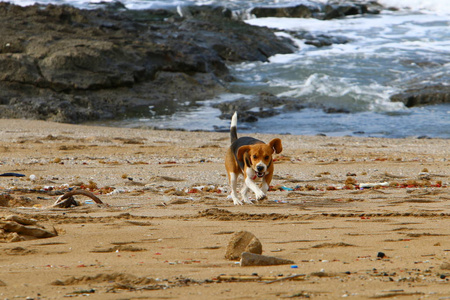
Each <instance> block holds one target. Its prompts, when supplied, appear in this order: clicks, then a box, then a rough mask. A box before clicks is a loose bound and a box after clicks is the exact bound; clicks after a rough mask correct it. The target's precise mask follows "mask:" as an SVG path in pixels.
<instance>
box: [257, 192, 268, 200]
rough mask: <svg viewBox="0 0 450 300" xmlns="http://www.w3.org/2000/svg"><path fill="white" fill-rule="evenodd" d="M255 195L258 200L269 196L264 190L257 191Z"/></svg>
mask: <svg viewBox="0 0 450 300" xmlns="http://www.w3.org/2000/svg"><path fill="white" fill-rule="evenodd" d="M255 196H256V200H257V201H260V200H264V199H266V197H267V196H266V194H264V193H263V192H262V191H261V192H258V193H255Z"/></svg>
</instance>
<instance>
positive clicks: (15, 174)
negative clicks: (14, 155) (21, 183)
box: [0, 173, 25, 177]
mask: <svg viewBox="0 0 450 300" xmlns="http://www.w3.org/2000/svg"><path fill="white" fill-rule="evenodd" d="M0 176H4V177H25V175H24V174H20V173H3V174H0Z"/></svg>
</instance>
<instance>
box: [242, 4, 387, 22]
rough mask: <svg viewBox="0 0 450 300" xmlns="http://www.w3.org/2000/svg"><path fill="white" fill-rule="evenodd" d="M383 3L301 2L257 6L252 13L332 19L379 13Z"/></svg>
mask: <svg viewBox="0 0 450 300" xmlns="http://www.w3.org/2000/svg"><path fill="white" fill-rule="evenodd" d="M380 9H381V5H379V4H378V3H376V2H367V3H359V2H352V1H348V2H346V3H341V2H336V3H333V2H331V3H328V4H321V3H316V4H312V3H311V4H300V5H295V6H286V7H269V6H268V7H255V8H252V9H251V10H250V14H252V15H254V16H256V17H257V18H267V17H277V18H316V19H321V20H331V19H336V18H342V17H345V16H351V15H362V14H379V13H380Z"/></svg>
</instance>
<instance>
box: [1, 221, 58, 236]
mask: <svg viewBox="0 0 450 300" xmlns="http://www.w3.org/2000/svg"><path fill="white" fill-rule="evenodd" d="M0 228H2V229H3V230H4V231H7V232H16V233H18V234H21V235H28V236H33V237H36V238H49V237H54V236H57V234H56V233H55V232H50V231H48V230H45V229H42V228H37V227H32V226H25V225H21V224H19V223H16V222H13V221H7V222H5V221H0Z"/></svg>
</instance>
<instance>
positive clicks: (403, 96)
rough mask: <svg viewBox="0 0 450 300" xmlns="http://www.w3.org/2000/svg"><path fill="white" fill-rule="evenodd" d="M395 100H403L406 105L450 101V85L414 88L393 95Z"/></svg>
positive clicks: (392, 98) (392, 99)
mask: <svg viewBox="0 0 450 300" xmlns="http://www.w3.org/2000/svg"><path fill="white" fill-rule="evenodd" d="M391 101H393V102H403V104H405V106H406V107H413V106H420V105H430V104H440V103H450V86H444V85H430V86H426V87H423V88H413V89H409V90H406V91H404V92H402V93H400V94H395V95H393V96H391Z"/></svg>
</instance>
